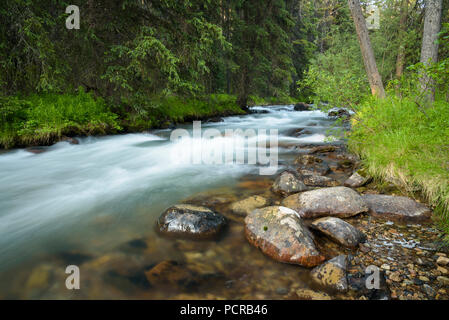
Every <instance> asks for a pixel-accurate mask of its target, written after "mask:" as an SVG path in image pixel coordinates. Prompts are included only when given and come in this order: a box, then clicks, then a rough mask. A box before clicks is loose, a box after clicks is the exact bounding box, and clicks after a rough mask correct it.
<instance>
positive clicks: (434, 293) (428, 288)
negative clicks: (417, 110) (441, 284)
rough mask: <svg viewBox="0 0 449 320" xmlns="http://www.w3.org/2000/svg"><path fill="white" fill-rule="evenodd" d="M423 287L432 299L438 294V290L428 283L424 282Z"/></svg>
mask: <svg viewBox="0 0 449 320" xmlns="http://www.w3.org/2000/svg"><path fill="white" fill-rule="evenodd" d="M423 289H424V292H425V293H426V294H427V296H428V297H429V298H431V299H432V298H434V297H435V296H436V294H437V292H436V291H435V290H434V289H433V288H432V287H431V286H429V285H428V284H424V285H423Z"/></svg>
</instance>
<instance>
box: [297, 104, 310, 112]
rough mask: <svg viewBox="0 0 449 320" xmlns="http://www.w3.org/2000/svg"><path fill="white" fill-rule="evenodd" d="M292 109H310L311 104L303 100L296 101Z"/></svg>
mask: <svg viewBox="0 0 449 320" xmlns="http://www.w3.org/2000/svg"><path fill="white" fill-rule="evenodd" d="M294 109H295V111H310V110H311V105H310V104H307V103H304V102H298V103H297V104H295V108H294Z"/></svg>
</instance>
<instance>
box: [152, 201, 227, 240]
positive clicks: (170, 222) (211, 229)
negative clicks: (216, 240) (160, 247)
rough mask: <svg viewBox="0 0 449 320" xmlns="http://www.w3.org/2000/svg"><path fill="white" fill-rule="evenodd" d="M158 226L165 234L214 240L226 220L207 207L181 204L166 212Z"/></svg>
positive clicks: (160, 218) (159, 220)
mask: <svg viewBox="0 0 449 320" xmlns="http://www.w3.org/2000/svg"><path fill="white" fill-rule="evenodd" d="M157 224H158V229H159V231H160V232H161V233H163V234H168V235H174V236H183V237H193V238H213V237H215V236H216V235H218V234H219V233H220V231H221V230H222V229H223V228H224V226H225V225H226V219H225V218H224V217H223V216H222V215H221V214H219V213H216V212H213V211H212V210H210V209H208V208H206V207H199V206H192V205H187V204H179V205H175V206H173V207H170V208H168V209H167V210H165V211H164V212H163V213H162V215H161V216H160V217H159V219H158V222H157Z"/></svg>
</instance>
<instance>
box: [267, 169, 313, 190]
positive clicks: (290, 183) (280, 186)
mask: <svg viewBox="0 0 449 320" xmlns="http://www.w3.org/2000/svg"><path fill="white" fill-rule="evenodd" d="M272 190H273V192H275V193H278V194H280V195H282V196H288V195H291V194H293V193H298V192H302V191H306V190H308V188H307V186H306V185H305V184H304V183H303V182H302V181H300V180H299V179H298V178H297V177H296V176H295V175H294V174H293V173H291V172H288V171H284V172H282V173H281V174H280V175H279V176H278V177H277V179H276V181H275V182H274V183H273V186H272Z"/></svg>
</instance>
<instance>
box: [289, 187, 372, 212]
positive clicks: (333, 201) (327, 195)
mask: <svg viewBox="0 0 449 320" xmlns="http://www.w3.org/2000/svg"><path fill="white" fill-rule="evenodd" d="M282 205H283V206H285V207H287V208H290V209H293V210H295V211H297V212H298V213H299V214H300V216H301V217H303V218H306V219H309V218H318V217H323V216H334V217H339V218H346V217H352V216H355V215H357V214H359V213H362V212H367V211H368V207H367V206H366V204H365V202H364V201H363V199H362V197H361V196H360V195H359V194H358V193H357V192H355V191H354V190H352V189H350V188H346V187H334V188H323V189H317V190H312V191H306V192H303V193H300V194H294V195H291V196H289V197H287V198H285V199H284V200H283V201H282Z"/></svg>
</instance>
